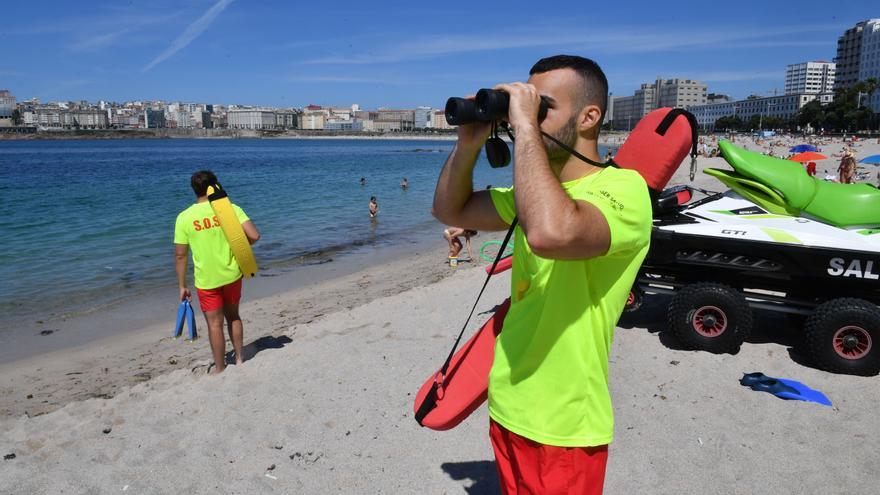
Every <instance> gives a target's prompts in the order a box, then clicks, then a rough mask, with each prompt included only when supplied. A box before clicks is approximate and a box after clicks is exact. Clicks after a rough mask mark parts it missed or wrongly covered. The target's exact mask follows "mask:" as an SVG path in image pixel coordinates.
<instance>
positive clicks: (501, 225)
mask: <svg viewBox="0 0 880 495" xmlns="http://www.w3.org/2000/svg"><path fill="white" fill-rule="evenodd" d="M471 98H472V97H471ZM491 130H492V126H491V124H489V123H488V122H476V123H473V124H466V125H460V126H458V141H457V142H456V143H455V147H454V148H453V149H452V153H450V154H449V158H447V159H446V163H445V164H444V165H443V170H442V171H441V172H440V178H439V179H437V189H436V190H435V191H434V207H433V208H432V210H431V213H432V214H433V215H434V217H435V218H436V219H437V220H440V221H441V222H443V223H445V224H446V225H455V226H456V227H462V228H465V229H474V230H489V231H494V230H506V229H507V227H508V225H507V224H506V223H505V222H504V220H502V219H501V216H499V215H498V212H497V211H496V210H495V206H494V205H493V204H492V198H491V197H490V196H489V192H488V191H483V190H481V191H474V181H473V172H474V165H476V163H477V157H478V156H479V155H480V149H481V148H482V147H483V143H485V142H486V139H487V138H488V137H489V132H490V131H491Z"/></svg>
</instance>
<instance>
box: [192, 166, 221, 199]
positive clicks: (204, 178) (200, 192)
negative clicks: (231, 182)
mask: <svg viewBox="0 0 880 495" xmlns="http://www.w3.org/2000/svg"><path fill="white" fill-rule="evenodd" d="M191 183H192V188H193V192H195V193H196V196H197V197H202V196H204V195H206V194H208V186H213V185H214V184H216V183H217V176H216V175H214V172H211V171H210V170H199V171H198V172H196V173H194V174H193V175H192V180H191Z"/></svg>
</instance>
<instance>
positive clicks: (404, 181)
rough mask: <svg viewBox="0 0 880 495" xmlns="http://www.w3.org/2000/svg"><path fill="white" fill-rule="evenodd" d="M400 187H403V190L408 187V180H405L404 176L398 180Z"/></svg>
mask: <svg viewBox="0 0 880 495" xmlns="http://www.w3.org/2000/svg"><path fill="white" fill-rule="evenodd" d="M400 188H401V189H403V190H404V191H406V190H407V189H408V188H409V181H408V180H406V177H404V178H403V180H402V181H400Z"/></svg>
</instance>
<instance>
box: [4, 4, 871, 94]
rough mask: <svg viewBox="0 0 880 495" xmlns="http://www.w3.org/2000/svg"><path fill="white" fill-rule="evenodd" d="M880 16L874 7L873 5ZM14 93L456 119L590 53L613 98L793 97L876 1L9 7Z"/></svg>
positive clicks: (7, 67) (7, 71)
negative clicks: (695, 86)
mask: <svg viewBox="0 0 880 495" xmlns="http://www.w3.org/2000/svg"><path fill="white" fill-rule="evenodd" d="M872 7H873V8H872ZM0 12H2V16H0V17H2V20H0V88H8V89H9V90H10V91H12V93H13V94H14V95H15V96H16V97H17V98H18V99H19V100H24V99H27V98H31V97H38V98H40V99H41V100H43V101H54V100H80V99H86V100H90V101H97V100H99V99H105V100H110V101H127V100H135V99H151V100H152V99H163V100H171V101H192V102H204V103H220V104H231V103H238V104H251V105H271V106H296V107H298V106H303V105H307V104H310V103H316V104H321V105H349V104H351V103H358V104H360V105H361V106H362V107H365V108H375V107H379V106H385V107H414V106H416V105H431V106H435V107H442V105H443V103H444V102H445V101H446V98H447V97H448V96H452V95H461V94H465V93H472V92H474V91H475V90H476V89H478V88H480V87H485V86H491V85H493V84H495V83H496V82H506V81H515V80H525V79H526V78H527V77H528V70H529V68H530V67H531V65H532V64H533V63H534V62H535V61H536V60H537V59H539V58H541V57H543V56H547V55H553V54H557V53H569V54H577V55H583V56H586V57H590V58H593V59H594V60H596V61H597V62H598V63H599V64H600V65H601V66H602V67H603V69H604V70H605V72H606V74H607V76H608V79H609V83H610V89H611V92H612V93H614V94H615V95H631V94H632V92H633V91H634V90H635V89H636V88H637V87H638V85H639V84H640V83H642V82H648V81H652V80H654V79H655V78H656V77H657V76H658V75H659V76H663V77H664V78H673V77H686V78H694V79H699V80H702V81H704V82H706V83H707V84H708V85H709V91H711V92H720V93H727V94H730V95H732V96H734V97H745V96H747V95H749V94H751V93H756V94H771V93H772V91H773V90H774V89H778V90H779V91H780V92H781V91H782V88H783V85H784V81H783V79H784V71H785V66H786V64H790V63H797V62H803V61H807V60H819V59H824V60H829V61H830V60H831V59H832V58H833V57H834V55H835V50H836V42H837V37H838V36H840V35H841V34H842V32H843V31H844V30H845V29H846V28H848V27H851V26H852V25H853V24H855V23H856V22H858V21H860V20H864V19H868V18H871V17H880V8H878V7H877V3H876V0H874V1H871V2H869V1H847V0H839V1H836V2H827V1H825V2H818V1H799V2H776V1H767V0H765V1H762V2H749V1H740V2H666V3H660V2H656V1H651V2H648V1H638V2H620V3H617V2H595V3H594V2H584V1H579V2H535V1H532V2H520V1H507V2H451V1H446V2H414V1H407V2H383V1H379V0H375V1H372V2H367V1H358V2H353V1H347V0H339V1H333V2H330V1H314V2H300V1H284V2H282V1H270V0H176V1H167V0H150V1H140V0H132V1H85V0H82V1H38V0H31V1H28V2H22V1H17V0H15V1H4V2H3V5H2V7H0Z"/></svg>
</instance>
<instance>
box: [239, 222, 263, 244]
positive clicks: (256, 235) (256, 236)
mask: <svg viewBox="0 0 880 495" xmlns="http://www.w3.org/2000/svg"><path fill="white" fill-rule="evenodd" d="M241 228H242V229H244V235H245V236H246V237H247V238H248V242H250V243H251V244H252V245H253V244H256V243H257V241H259V240H260V231H259V230H257V226H256V225H254V222H251V221H250V220H247V221H246V222H244V223H243V224H241Z"/></svg>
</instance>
